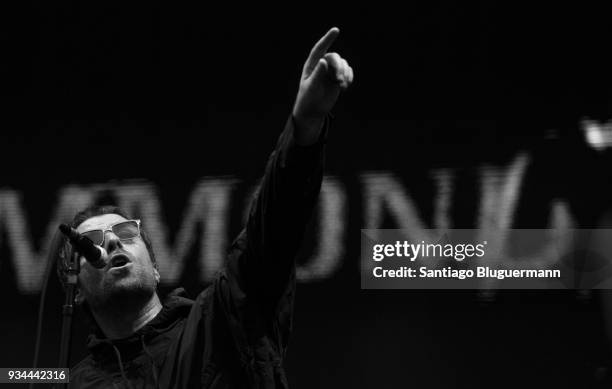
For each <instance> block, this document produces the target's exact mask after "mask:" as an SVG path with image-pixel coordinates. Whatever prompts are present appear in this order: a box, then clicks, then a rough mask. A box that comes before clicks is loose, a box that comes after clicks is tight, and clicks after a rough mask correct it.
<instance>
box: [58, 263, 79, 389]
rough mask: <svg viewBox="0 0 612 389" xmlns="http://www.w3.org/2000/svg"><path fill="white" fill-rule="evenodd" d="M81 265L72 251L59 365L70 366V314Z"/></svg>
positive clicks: (67, 274) (67, 272)
mask: <svg viewBox="0 0 612 389" xmlns="http://www.w3.org/2000/svg"><path fill="white" fill-rule="evenodd" d="M80 271H81V266H80V262H79V254H78V253H77V252H73V253H72V257H71V258H70V261H69V263H68V269H67V270H66V297H65V299H64V305H63V307H62V337H61V342H60V357H59V367H60V368H70V366H68V364H69V363H70V341H71V336H72V316H73V312H74V293H75V289H76V285H77V280H78V277H79V272H80ZM61 388H64V389H67V388H68V384H67V383H62V384H61Z"/></svg>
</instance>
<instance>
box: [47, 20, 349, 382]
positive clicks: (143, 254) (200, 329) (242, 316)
mask: <svg viewBox="0 0 612 389" xmlns="http://www.w3.org/2000/svg"><path fill="white" fill-rule="evenodd" d="M338 34H339V30H338V29H337V28H332V29H330V30H329V31H328V32H327V33H326V34H325V36H323V37H322V38H321V39H320V40H319V41H318V42H317V43H316V44H315V46H314V47H313V48H312V50H311V52H310V55H309V56H308V59H307V60H306V62H305V64H304V67H303V71H302V77H301V80H300V85H299V90H298V94H297V98H296V100H295V104H294V106H293V111H292V114H291V116H290V118H289V119H288V121H287V124H286V127H285V130H284V131H283V133H282V134H281V136H280V138H279V140H278V143H277V145H276V148H275V150H274V151H273V152H272V154H271V156H270V159H269V160H268V163H267V166H266V170H265V174H264V176H263V179H262V182H261V185H260V187H259V189H258V192H257V194H256V196H255V199H254V201H253V204H252V206H251V210H250V214H249V218H248V221H247V223H246V227H245V228H244V230H243V231H242V232H241V233H240V234H239V236H238V237H237V238H236V240H235V241H234V242H233V244H232V246H231V247H230V250H229V251H228V256H227V261H226V263H225V266H224V267H223V269H222V271H220V272H219V274H218V275H217V276H216V278H215V280H214V282H213V283H212V285H210V286H209V287H208V288H206V289H205V290H204V291H203V292H202V293H201V294H200V295H199V296H198V297H197V298H196V299H195V301H194V300H189V299H187V298H186V297H184V292H183V290H182V289H178V290H175V291H174V292H173V293H171V294H170V295H169V296H168V297H167V298H166V299H165V300H164V301H163V302H162V301H161V300H160V298H159V296H158V295H157V285H158V284H159V281H160V274H159V272H158V271H157V265H156V261H155V256H154V253H153V250H152V248H151V242H150V241H149V239H148V238H147V235H146V233H145V231H144V230H143V226H142V225H141V223H140V221H139V220H132V219H131V218H130V217H129V216H128V215H126V214H125V213H124V212H123V211H121V210H120V209H118V208H116V207H112V206H102V207H91V208H88V209H86V210H84V211H82V212H80V213H78V214H77V215H76V216H75V218H74V220H73V221H72V227H73V228H75V229H76V230H77V231H78V232H79V233H80V234H82V235H84V236H87V237H88V238H90V239H91V240H92V241H93V242H94V243H95V244H97V245H100V246H101V247H103V248H104V249H106V251H107V253H108V261H107V264H106V266H105V267H103V268H100V269H98V268H95V267H94V266H92V265H91V264H90V263H89V262H87V261H86V260H85V259H84V258H83V257H80V266H81V272H80V274H79V278H78V285H77V292H76V298H75V299H76V303H77V304H80V305H82V306H83V307H84V308H85V310H86V311H88V312H89V313H91V316H92V318H93V319H94V321H95V323H96V327H97V329H96V331H95V333H93V334H92V335H91V336H90V337H89V340H88V349H89V351H90V354H89V355H88V356H87V357H86V358H85V359H84V360H83V361H81V362H80V363H79V364H77V365H76V366H75V367H74V368H73V369H71V372H70V373H71V377H70V386H71V387H74V388H83V389H84V388H133V389H136V388H158V387H159V388H286V387H287V380H286V377H285V374H284V371H283V366H282V364H283V359H284V356H285V352H286V347H287V341H288V337H289V332H290V328H291V314H292V302H293V295H294V288H295V263H294V258H295V256H296V253H297V250H298V247H299V245H300V242H301V240H302V235H303V231H304V228H305V225H306V223H307V221H308V219H309V217H310V215H311V213H312V209H313V206H314V204H315V202H316V200H317V196H318V193H319V189H320V186H321V180H322V172H323V148H324V143H325V138H326V133H327V127H328V124H329V123H328V116H329V113H330V110H331V109H332V107H333V106H334V104H335V102H336V100H337V99H338V96H339V94H340V92H341V91H342V90H344V89H346V88H347V87H348V86H349V85H350V84H351V82H352V80H353V70H352V69H351V67H350V66H349V65H348V64H347V62H346V61H345V60H344V59H343V58H341V57H340V56H339V55H338V54H337V53H328V52H327V51H328V49H329V47H330V46H331V44H332V43H333V41H334V40H335V39H336V37H337V36H338ZM71 250H72V249H71V247H70V246H66V249H65V250H64V254H63V255H62V258H63V259H62V260H60V263H59V265H58V270H59V272H60V276H64V275H65V273H64V271H65V267H66V259H67V258H70V256H71V255H72V253H71ZM161 277H163V274H162V275H161Z"/></svg>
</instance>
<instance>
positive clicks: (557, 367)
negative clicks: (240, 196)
mask: <svg viewBox="0 0 612 389" xmlns="http://www.w3.org/2000/svg"><path fill="white" fill-rule="evenodd" d="M608 19H609V17H608V13H607V10H605V9H603V8H590V7H587V6H580V7H578V6H575V5H572V6H568V5H561V4H558V3H555V4H552V5H544V4H540V5H538V6H534V5H525V6H519V5H515V4H512V5H511V4H505V5H501V4H495V5H493V4H489V3H488V2H481V3H478V2H475V3H469V4H468V3H464V2H459V1H449V0H446V1H437V2H430V1H428V2H420V3H411V4H403V6H402V8H400V7H399V6H397V7H388V6H385V5H384V4H382V3H380V4H379V3H369V4H367V5H361V6H358V5H356V4H352V5H346V4H343V5H341V4H326V5H321V4H312V3H308V4H306V3H303V4H299V5H298V6H295V5H293V6H289V5H285V6H275V7H272V6H269V7H265V6H259V5H258V6H257V7H253V6H251V7H243V6H240V5H237V4H229V3H228V4H227V5H226V6H223V5H219V4H216V5H215V6H210V5H207V4H204V3H201V4H199V5H193V4H190V5H172V6H170V5H169V4H163V5H153V4H151V3H148V4H146V5H136V4H132V3H126V4H121V5H118V6H111V5H104V6H101V5H91V4H70V5H62V6H58V5H31V4H30V5H28V6H22V5H16V6H9V5H2V10H1V12H0V29H2V30H1V32H2V34H1V39H2V52H3V54H2V61H1V62H0V71H1V72H2V77H1V79H0V87H1V90H2V95H3V96H4V97H5V103H4V104H3V106H4V114H3V115H2V119H0V120H1V121H0V126H1V128H2V130H1V135H0V142H1V144H0V147H1V150H2V152H1V154H0V162H1V163H2V181H1V182H0V188H1V187H3V188H11V189H15V190H18V191H20V192H21V193H22V194H23V197H24V198H23V202H24V204H26V211H27V216H28V220H29V222H30V225H31V229H32V234H33V235H34V236H35V237H39V236H41V235H42V233H43V229H44V228H45V227H46V223H47V221H48V219H49V217H50V212H51V207H52V206H53V204H54V201H55V193H56V191H57V189H58V188H60V187H62V186H64V185H67V184H70V183H82V184H87V183H96V182H105V181H108V180H111V179H131V178H145V179H148V180H150V181H152V182H155V183H156V184H157V185H159V188H160V196H161V198H162V202H163V205H164V213H165V214H164V216H165V219H166V220H167V221H168V227H169V230H170V231H172V230H173V228H176V227H177V226H178V225H180V217H181V215H182V211H183V204H184V201H185V197H186V196H187V194H188V191H189V189H190V188H191V187H192V186H193V183H195V182H196V181H197V180H198V179H199V178H201V177H203V176H212V175H226V174H232V175H236V176H238V177H241V178H243V179H244V180H245V181H254V180H256V179H257V177H258V176H259V175H260V174H261V172H262V169H263V164H264V162H265V159H266V157H267V154H268V153H269V151H270V150H271V148H272V146H273V145H274V142H275V139H276V137H277V135H278V134H279V132H280V131H281V129H282V126H283V124H284V121H285V120H286V118H287V115H288V114H289V112H290V110H291V107H292V104H293V100H294V98H295V94H296V92H297V86H298V81H299V75H300V72H301V67H302V64H303V62H304V60H305V58H306V56H307V54H308V52H309V50H310V48H311V46H312V45H313V44H314V42H316V40H318V39H319V37H320V36H321V35H322V34H323V33H324V32H325V31H326V30H327V29H328V28H329V27H331V26H334V25H335V26H338V27H340V29H341V34H340V37H339V39H338V41H337V43H336V44H334V46H333V50H335V51H338V52H339V53H340V54H341V55H342V56H343V57H345V58H347V60H348V61H349V63H350V64H351V65H352V67H353V69H354V70H355V82H354V85H353V86H352V87H351V89H350V90H349V91H348V93H346V94H345V95H343V96H341V99H340V101H339V103H338V104H337V106H336V108H335V109H334V113H335V115H336V117H337V119H336V121H335V124H334V128H333V130H332V132H331V134H330V138H329V144H328V165H327V172H328V174H334V175H337V176H339V177H340V178H342V179H343V180H344V181H345V182H346V186H347V189H348V192H349V206H350V209H351V210H355V211H354V212H352V211H351V213H350V217H349V223H350V233H349V237H348V240H347V243H346V247H347V254H346V258H345V260H344V261H345V262H344V263H345V266H344V267H343V268H342V269H341V270H340V271H339V272H338V274H336V275H335V276H334V278H333V279H330V280H327V281H324V282H319V283H315V284H304V285H300V286H299V288H298V296H297V301H296V311H295V327H294V336H293V338H292V343H291V348H290V352H289V358H288V361H287V363H286V367H287V372H288V375H289V380H290V383H291V385H292V387H294V388H311V387H325V388H334V387H356V388H369V387H408V386H413V387H432V388H438V387H440V388H442V387H461V388H467V387H470V388H480V387H482V388H484V387H491V386H496V387H515V386H519V385H520V386H521V387H588V385H589V383H590V382H591V381H592V380H593V377H594V376H595V375H596V369H597V366H600V365H604V364H605V363H606V361H609V356H608V352H609V345H608V343H607V342H608V340H607V339H606V337H605V336H604V326H605V322H604V321H603V319H602V317H601V316H602V315H601V313H600V294H599V293H591V294H588V295H586V297H585V296H583V295H581V294H579V293H576V292H556V291H538V292H528V291H512V292H508V291H506V292H500V293H498V294H497V295H496V298H495V299H494V300H493V301H489V302H484V301H482V300H481V299H479V298H478V293H477V292H472V291H462V292H456V291H430V292H424V291H364V290H360V287H359V275H358V273H357V270H358V268H357V265H356V264H357V262H358V259H357V256H358V251H357V247H358V242H359V241H358V239H359V233H358V230H359V228H360V226H361V225H362V224H363V223H362V222H363V220H361V213H360V209H361V208H362V206H361V197H360V196H361V195H360V187H359V182H358V178H357V177H358V174H360V173H362V172H363V171H369V170H389V171H393V172H395V173H397V174H399V175H400V176H401V177H402V178H403V179H404V180H405V181H406V183H407V185H408V186H410V184H409V182H410V179H411V178H412V177H420V176H422V175H423V174H424V173H423V172H424V171H425V170H426V169H429V168H431V167H435V166H447V167H454V168H459V169H464V170H462V171H463V172H464V176H465V177H466V180H467V181H468V182H470V180H472V181H475V178H474V174H475V173H472V172H473V170H471V169H473V168H474V167H475V166H478V165H479V164H481V163H483V162H486V163H491V164H495V165H499V166H503V165H505V164H507V163H509V161H510V160H511V159H512V157H513V156H514V155H515V154H516V152H517V151H518V150H527V151H528V152H530V153H531V155H533V158H534V159H533V164H532V167H531V168H530V170H529V173H528V175H527V177H526V182H525V183H524V187H523V191H522V193H521V201H520V205H519V212H518V214H517V215H515V219H514V220H515V225H514V227H515V228H521V227H529V228H543V227H545V222H546V220H547V217H548V208H547V206H548V205H549V202H550V200H551V199H553V198H564V199H566V200H568V201H569V203H570V205H571V209H572V211H573V212H574V215H575V216H576V218H577V222H578V223H579V226H581V227H593V226H597V225H599V223H600V220H601V216H602V214H603V212H604V211H605V210H606V209H607V208H608V206H609V198H610V197H609V195H610V186H609V181H610V173H609V170H608V169H609V166H610V165H609V154H597V153H595V152H594V151H593V150H591V149H589V148H588V147H587V145H586V144H585V143H584V141H583V138H582V135H581V133H580V130H579V126H578V123H579V120H580V119H581V118H582V117H585V116H588V117H590V118H594V119H599V120H609V119H610V117H611V114H612V105H611V104H610V102H611V101H612V95H611V93H610V92H611V90H610V76H609V73H610V69H612V67H611V66H610V65H611V64H610V58H609V55H608V51H609V42H610V38H611V34H610V32H611V31H610V23H609V20H608ZM550 130H555V131H556V134H557V135H556V136H555V137H554V140H551V139H550V138H548V137H547V134H550ZM120 155H121V156H129V158H130V162H131V163H125V159H124V158H123V157H117V156H120ZM413 185H414V184H413ZM476 188H477V185H476V184H475V183H473V184H471V185H469V184H468V185H466V187H465V188H464V189H463V190H462V192H461V194H460V195H459V196H458V197H457V198H456V199H454V204H455V205H454V206H455V209H456V210H455V211H454V213H453V215H452V216H453V222H454V225H455V226H456V227H463V228H471V227H474V223H475V220H474V219H475V216H474V209H475V205H474V204H475V202H476V201H477V199H475V198H474V196H475V195H476V192H477V189H476ZM411 190H413V192H414V196H415V198H416V199H417V203H419V204H421V205H422V206H423V209H422V212H423V213H424V214H425V216H426V217H425V219H426V220H429V219H428V218H427V212H428V209H429V208H430V207H431V200H430V199H429V198H428V196H429V192H427V190H426V189H424V188H419V187H412V188H411ZM49 193H51V194H53V195H48V194H49ZM428 207H429V208H428ZM236 212H238V211H236ZM236 212H235V213H236ZM238 227H239V226H238V225H235V226H232V232H236V231H237V230H238ZM0 255H1V258H2V262H1V263H2V267H1V268H0V280H1V281H2V284H1V287H0V288H1V289H0V290H1V292H2V295H3V304H2V306H3V314H2V316H3V319H2V320H1V321H0V322H1V324H0V326H1V327H0V333H1V334H2V335H1V336H2V342H1V344H2V350H3V351H2V352H1V353H0V365H1V366H6V367H16V366H20V367H26V366H29V365H30V364H31V362H30V361H31V358H32V351H31V350H32V349H33V343H34V336H33V334H34V328H35V312H36V307H37V303H38V300H37V296H21V295H19V294H18V293H17V292H16V287H15V283H14V280H13V278H12V277H13V276H12V269H11V267H10V263H9V262H8V261H6V260H5V258H7V257H8V256H10V255H11V254H10V252H9V251H8V249H7V248H6V247H3V246H2V245H1V244H0ZM184 281H185V284H186V286H188V288H189V289H190V291H191V292H193V293H196V292H197V291H198V286H197V285H194V280H190V279H189V277H187V276H186V277H185V280H184ZM201 287H202V286H199V288H200V289H201ZM60 301H61V293H60V292H59V290H56V293H55V295H53V296H52V297H51V303H50V304H51V306H52V307H53V306H54V307H55V309H56V311H57V313H51V312H52V310H53V308H49V309H50V312H49V314H48V315H47V318H48V319H47V322H46V323H47V326H46V328H45V336H46V338H45V339H47V341H46V343H45V349H44V350H43V354H42V358H43V359H42V360H43V363H41V365H45V366H51V365H53V363H55V358H56V352H57V351H56V350H55V349H54V347H56V346H55V345H54V342H56V341H57V338H58V337H59V335H58V334H59V325H60V323H59V302H60ZM53 304H55V305H53ZM83 340H84V332H83V330H82V329H77V332H76V334H75V347H74V350H73V356H74V359H76V358H78V357H79V356H81V355H83V353H84V348H83V347H82V346H81V345H82V342H83ZM79 342H80V343H79Z"/></svg>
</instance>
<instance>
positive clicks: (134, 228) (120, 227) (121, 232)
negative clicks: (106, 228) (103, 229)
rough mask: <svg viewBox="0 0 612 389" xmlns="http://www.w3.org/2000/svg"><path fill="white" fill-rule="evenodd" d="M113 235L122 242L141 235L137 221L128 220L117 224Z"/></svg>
mask: <svg viewBox="0 0 612 389" xmlns="http://www.w3.org/2000/svg"><path fill="white" fill-rule="evenodd" d="M113 233H114V234H115V235H117V237H118V238H119V239H122V240H123V239H133V238H135V237H137V236H138V234H139V231H138V223H137V222H136V221H135V220H128V221H126V222H123V223H119V224H115V225H114V226H113Z"/></svg>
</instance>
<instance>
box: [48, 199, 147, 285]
mask: <svg viewBox="0 0 612 389" xmlns="http://www.w3.org/2000/svg"><path fill="white" fill-rule="evenodd" d="M106 214H115V215H119V216H121V217H124V218H126V219H131V218H130V217H129V216H128V214H127V212H125V211H123V210H122V209H121V208H119V207H117V206H115V205H91V206H89V207H87V208H85V209H83V210H82V211H80V212H78V213H77V214H76V215H74V218H73V219H72V222H70V227H72V228H77V227H78V226H80V225H81V223H83V222H84V221H85V220H87V219H90V218H92V217H95V216H100V215H106ZM140 237H141V238H142V241H143V242H144V244H145V246H146V248H147V251H148V252H149V257H150V258H151V262H152V263H153V267H154V268H155V269H157V260H156V259H155V253H154V252H153V246H152V245H151V240H150V239H149V236H148V235H147V233H146V231H145V230H144V229H143V228H142V225H141V227H140ZM73 253H74V251H73V249H72V246H71V245H70V243H69V242H68V239H67V238H65V239H64V244H63V245H61V248H60V252H59V253H58V260H57V275H58V278H59V280H60V282H61V284H62V287H63V288H64V289H65V288H66V271H67V269H68V261H69V259H70V258H71V257H72V255H73Z"/></svg>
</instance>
